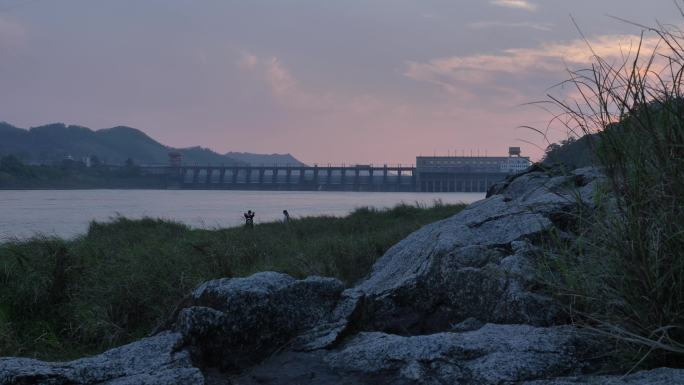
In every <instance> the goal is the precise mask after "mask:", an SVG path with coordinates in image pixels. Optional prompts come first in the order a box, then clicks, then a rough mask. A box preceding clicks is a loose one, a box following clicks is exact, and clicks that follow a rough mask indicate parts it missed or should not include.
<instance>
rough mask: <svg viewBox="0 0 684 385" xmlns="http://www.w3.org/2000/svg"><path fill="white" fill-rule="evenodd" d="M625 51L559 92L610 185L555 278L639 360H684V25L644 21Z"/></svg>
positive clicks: (577, 315) (578, 309) (563, 255)
mask: <svg viewBox="0 0 684 385" xmlns="http://www.w3.org/2000/svg"><path fill="white" fill-rule="evenodd" d="M588 45H589V48H591V44H589V43H588ZM623 48H624V47H623ZM622 52H623V56H622V59H621V60H617V61H616V60H609V59H605V58H602V57H600V56H598V55H596V54H594V60H593V64H592V65H591V67H590V68H587V69H583V70H579V71H571V72H570V74H571V76H570V79H569V80H568V81H567V82H566V83H565V84H566V85H567V84H569V85H570V86H572V88H573V94H574V97H567V98H560V97H553V96H551V99H552V103H553V104H554V105H555V106H557V107H559V108H560V110H561V111H560V114H558V115H557V116H556V118H555V121H556V122H561V123H562V124H563V125H564V126H565V127H566V128H567V129H569V130H570V131H571V132H573V133H575V134H576V135H577V136H582V135H584V136H585V137H589V138H591V139H592V143H591V144H592V148H593V152H594V153H595V155H596V159H597V161H598V163H599V166H601V167H602V168H603V169H604V171H605V173H606V175H607V177H608V178H607V180H608V186H607V190H608V191H609V193H607V194H603V195H601V194H598V195H597V203H598V204H599V205H598V206H599V209H598V210H595V211H593V212H592V213H591V214H592V215H590V216H588V215H586V214H585V215H584V216H583V217H582V218H579V219H580V220H579V221H578V223H579V225H578V227H577V229H575V230H576V231H577V233H578V235H579V236H578V237H577V239H576V240H575V241H574V242H572V243H570V244H565V245H562V243H563V242H562V241H557V242H555V247H553V248H552V249H554V251H552V252H549V253H548V254H549V255H548V256H549V258H548V259H547V261H546V262H547V263H548V267H550V268H549V269H548V270H547V273H548V275H547V281H548V283H549V285H550V287H551V288H552V289H553V290H554V291H555V293H556V294H558V295H559V296H560V297H561V298H563V299H564V300H565V301H566V303H567V304H568V309H569V310H570V314H571V315H572V316H573V317H574V319H575V320H576V321H577V322H579V323H581V324H582V325H584V326H586V327H588V328H590V329H592V330H594V331H596V332H598V333H601V334H602V335H605V336H609V337H612V338H613V341H615V342H616V348H617V351H616V353H617V354H618V356H619V357H621V358H623V359H624V360H625V361H624V362H625V363H627V364H629V365H630V367H637V366H639V365H641V366H648V365H650V366H654V365H675V366H684V95H683V94H682V75H683V73H684V34H682V32H681V31H680V30H679V29H676V28H675V27H671V26H667V27H666V26H662V25H659V26H658V27H656V28H646V27H644V32H643V33H642V35H641V38H640V39H639V40H638V42H637V43H636V44H634V45H633V46H631V47H626V48H624V49H623V51H622ZM552 243H554V242H552ZM559 246H561V247H559Z"/></svg>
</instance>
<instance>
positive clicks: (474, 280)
mask: <svg viewBox="0 0 684 385" xmlns="http://www.w3.org/2000/svg"><path fill="white" fill-rule="evenodd" d="M601 179H602V178H601V176H600V174H598V173H597V172H596V171H595V170H593V169H583V170H576V171H575V173H574V174H572V175H569V176H551V175H548V174H546V173H542V172H531V173H527V174H522V175H519V176H517V177H516V178H513V179H511V180H509V181H507V182H506V186H505V187H502V188H501V191H500V193H499V194H498V195H494V196H491V197H490V198H488V199H485V200H482V201H480V202H477V203H474V204H472V205H470V206H469V207H468V208H466V209H465V210H463V211H462V212H460V213H459V214H456V215H455V216H453V217H451V218H448V219H445V220H443V221H440V222H437V223H433V224H430V225H428V226H425V227H423V228H422V229H420V230H418V231H416V232H415V233H413V234H411V235H410V236H409V237H408V238H406V239H404V240H403V241H401V242H399V243H398V244H396V245H395V246H394V247H392V248H391V249H390V250H389V251H388V252H387V253H386V254H385V255H384V256H383V257H382V258H380V259H379V260H378V261H377V263H376V264H375V265H374V266H373V270H372V273H371V274H370V276H369V278H368V279H367V280H365V281H364V282H362V283H360V284H359V285H358V286H357V287H355V288H354V289H353V290H355V291H358V292H360V293H363V295H364V296H365V297H366V302H367V307H366V314H365V318H366V321H365V322H366V323H367V326H366V328H367V329H371V330H384V331H389V332H393V333H428V332H435V331H440V330H445V329H446V328H447V327H448V326H449V325H450V324H453V323H458V322H461V321H462V320H464V319H466V318H469V317H475V318H477V319H479V320H481V321H483V322H494V323H524V324H530V325H539V326H543V325H553V324H556V323H559V322H561V320H559V316H560V314H559V312H558V307H557V306H556V305H555V303H554V302H553V301H552V300H551V299H550V298H548V297H546V296H544V295H543V294H541V293H539V292H537V291H536V290H534V287H535V279H534V278H535V277H534V266H535V264H534V255H535V249H536V247H535V246H534V243H535V242H536V241H538V240H539V238H540V237H543V236H544V235H545V234H546V233H547V232H548V231H549V230H551V229H553V228H556V229H557V230H559V231H563V230H564V228H563V227H565V226H569V221H570V219H571V218H572V213H573V212H575V211H578V210H580V209H581V208H582V206H589V207H590V206H591V205H592V197H593V192H594V190H595V187H596V185H597V184H598V183H600V182H601Z"/></svg>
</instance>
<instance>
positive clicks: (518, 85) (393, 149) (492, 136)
mask: <svg viewBox="0 0 684 385" xmlns="http://www.w3.org/2000/svg"><path fill="white" fill-rule="evenodd" d="M570 15H572V16H573V17H574V18H575V20H576V21H577V23H578V24H579V26H580V28H581V30H582V32H583V33H584V35H585V36H586V37H587V38H588V39H589V40H590V41H591V43H592V45H593V46H594V48H595V49H596V50H597V52H599V53H600V54H601V55H603V56H606V57H608V58H611V57H614V58H616V59H617V58H618V57H619V56H620V52H621V51H620V50H621V48H622V50H623V51H624V50H628V49H629V45H630V41H632V42H634V39H635V38H636V36H638V35H639V33H640V32H641V31H640V30H639V28H637V27H634V26H632V25H629V24H626V23H624V22H620V21H617V20H615V19H612V18H610V17H609V15H614V16H618V17H621V18H624V19H629V20H633V21H635V22H640V23H644V24H655V22H656V20H657V21H660V22H663V23H673V24H679V23H680V22H681V21H682V20H683V19H682V17H681V16H680V15H679V13H678V10H677V8H676V7H675V6H674V5H673V3H672V1H671V0H651V1H643V0H572V1H568V0H563V1H561V0H536V1H526V0H492V1H488V0H421V1H418V0H413V1H408V0H366V1H360V0H344V1H342V0H340V1H337V0H306V1H305V0H300V1H295V0H291V1H285V0H271V1H266V0H244V1H231V0H0V121H7V122H9V123H11V124H14V125H16V126H19V127H25V128H27V127H31V126H36V125H41V124H46V123H51V122H64V123H68V124H78V125H84V126H88V127H91V128H95V129H97V128H106V127H112V126H116V125H127V126H132V127H136V128H139V129H142V130H143V131H145V132H146V133H148V134H149V135H150V136H152V137H154V138H155V139H157V140H159V141H161V142H162V143H165V144H168V145H171V146H176V147H184V146H191V145H200V146H203V147H209V148H211V149H213V150H216V151H219V152H226V151H249V152H259V153H291V154H293V155H294V156H296V157H297V158H299V159H300V160H302V161H304V162H307V163H311V164H313V163H321V164H323V163H341V162H347V163H377V164H382V163H405V164H406V163H413V162H414V160H415V156H416V155H419V154H423V155H427V154H430V155H431V154H433V153H435V152H436V153H438V154H444V155H446V154H447V153H453V152H454V151H457V152H458V153H459V154H460V153H461V152H462V151H464V152H465V153H470V151H471V150H472V151H473V152H474V153H477V151H478V150H479V151H480V153H481V154H484V153H485V152H487V153H488V154H490V155H493V154H504V153H505V152H506V150H507V147H508V146H509V145H516V146H521V147H523V151H524V152H525V153H527V154H528V155H531V156H532V157H533V158H538V157H539V156H540V155H541V150H539V149H538V148H535V147H534V146H532V145H530V144H527V143H525V142H523V141H531V142H533V143H537V144H538V145H539V146H541V147H544V146H545V145H546V143H545V142H544V140H543V139H542V138H541V137H540V136H539V135H537V134H534V133H533V132H532V131H530V130H528V129H520V128H516V127H518V126H521V125H533V126H536V127H540V128H543V127H545V126H546V122H547V121H548V119H549V115H548V114H547V113H545V112H543V111H541V110H540V109H539V108H534V107H530V106H523V104H525V103H528V102H533V101H538V100H543V99H545V95H546V94H547V93H548V92H554V93H559V92H560V93H562V92H563V90H559V89H554V90H549V87H551V86H553V85H554V84H556V83H558V82H560V81H562V80H564V79H565V78H566V77H567V73H566V72H565V68H566V67H570V68H581V67H584V66H586V65H587V64H588V63H589V59H590V52H589V51H588V49H587V48H586V45H585V43H584V42H582V41H581V40H580V39H579V38H580V35H579V33H578V31H577V29H576V28H575V26H574V25H573V23H572V21H571V17H570ZM630 36H631V37H630ZM563 136H564V133H563V132H560V131H553V132H551V139H552V140H558V139H561V138H562V137H563Z"/></svg>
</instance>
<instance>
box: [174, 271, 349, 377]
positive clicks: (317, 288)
mask: <svg viewBox="0 0 684 385" xmlns="http://www.w3.org/2000/svg"><path fill="white" fill-rule="evenodd" d="M343 289H344V286H343V284H342V283H341V282H340V281H338V280H336V279H333V278H320V277H309V278H307V279H304V280H296V279H294V278H292V277H290V276H289V275H286V274H280V273H274V272H265V273H257V274H254V275H252V276H250V277H247V278H231V279H218V280H214V281H209V282H206V283H204V284H202V285H201V286H199V287H198V288H197V289H196V290H195V291H194V292H193V293H192V295H191V296H190V297H189V298H188V299H187V300H186V301H185V302H184V304H183V306H182V307H181V308H180V309H179V310H178V311H177V312H176V315H175V317H174V318H175V322H174V323H173V324H172V325H171V326H170V328H171V329H173V330H175V331H177V332H179V333H181V335H183V337H184V339H185V342H186V344H187V345H188V346H189V347H190V349H191V351H192V353H193V358H194V359H195V360H196V362H201V364H202V365H204V366H216V367H219V368H221V369H222V370H223V371H227V372H231V371H237V370H239V369H241V368H244V367H247V366H250V365H253V364H255V363H258V362H259V361H260V360H261V359H263V358H264V357H266V356H267V355H269V354H271V353H272V352H273V351H275V350H277V349H279V348H281V347H282V346H283V345H285V344H287V343H288V342H290V341H291V340H292V339H293V338H294V337H296V336H297V335H298V334H300V333H302V332H304V331H306V330H309V329H311V328H313V327H314V326H316V325H320V324H325V323H327V322H334V321H336V320H334V319H331V317H332V316H333V315H334V310H335V308H336V306H337V304H338V301H339V300H340V298H341V293H342V291H343Z"/></svg>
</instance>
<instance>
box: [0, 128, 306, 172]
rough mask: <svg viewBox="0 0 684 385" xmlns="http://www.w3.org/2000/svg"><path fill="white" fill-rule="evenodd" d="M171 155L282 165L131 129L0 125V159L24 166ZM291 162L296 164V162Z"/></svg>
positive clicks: (276, 158) (160, 159) (271, 158)
mask: <svg viewBox="0 0 684 385" xmlns="http://www.w3.org/2000/svg"><path fill="white" fill-rule="evenodd" d="M171 151H176V152H179V153H181V154H182V155H183V162H184V163H200V164H217V165H218V164H225V165H232V164H247V163H251V162H250V159H251V158H250V157H252V158H254V159H255V160H258V162H257V163H255V164H261V163H263V164H272V163H283V162H282V156H281V155H276V154H274V155H257V154H242V153H238V154H241V155H250V157H247V158H245V159H242V158H243V157H236V158H233V157H231V156H227V155H222V154H219V153H216V152H214V151H212V150H210V149H207V148H202V147H189V148H180V149H178V148H172V147H169V146H165V145H163V144H161V143H159V142H158V141H156V140H154V139H152V138H151V137H149V136H148V135H146V134H145V133H144V132H142V131H140V130H138V129H135V128H131V127H121V126H120V127H113V128H106V129H101V130H91V129H90V128H87V127H81V126H74V125H69V126H67V125H65V124H62V123H55V124H49V125H45V126H40V127H33V128H31V129H28V130H27V129H22V128H17V127H15V126H13V125H11V124H8V123H4V122H0V155H15V156H17V157H18V158H20V159H22V160H23V161H25V162H55V161H60V160H62V159H65V158H67V157H71V158H73V159H82V158H84V157H88V156H96V157H97V158H98V159H99V160H100V161H102V162H105V163H111V164H123V163H124V162H125V161H126V160H127V159H132V160H133V161H134V162H135V163H137V164H152V163H167V162H168V154H169V152H171ZM287 156H289V155H287ZM289 157H290V158H292V159H294V158H293V157H291V156H289ZM294 162H297V163H299V161H297V160H296V159H294ZM294 162H289V163H294Z"/></svg>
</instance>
